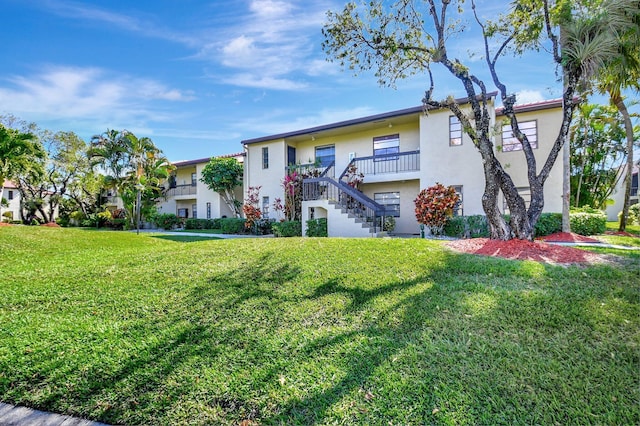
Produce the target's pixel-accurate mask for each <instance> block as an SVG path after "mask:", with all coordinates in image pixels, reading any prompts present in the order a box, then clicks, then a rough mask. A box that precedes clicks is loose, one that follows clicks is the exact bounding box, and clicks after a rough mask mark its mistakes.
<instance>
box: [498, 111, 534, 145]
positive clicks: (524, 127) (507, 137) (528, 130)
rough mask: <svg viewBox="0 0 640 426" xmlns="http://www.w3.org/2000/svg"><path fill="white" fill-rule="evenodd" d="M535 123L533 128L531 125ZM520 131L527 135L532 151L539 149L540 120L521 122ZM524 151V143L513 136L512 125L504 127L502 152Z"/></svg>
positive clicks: (508, 124) (519, 124)
mask: <svg viewBox="0 0 640 426" xmlns="http://www.w3.org/2000/svg"><path fill="white" fill-rule="evenodd" d="M532 123H533V126H531V124H532ZM518 127H519V128H520V131H521V132H522V133H524V134H525V135H527V139H529V145H531V148H532V149H537V148H538V120H536V119H534V120H526V121H519V122H518ZM514 151H522V143H520V141H519V140H518V138H516V137H515V136H514V135H513V130H512V129H511V124H510V123H507V124H503V125H502V152H514Z"/></svg>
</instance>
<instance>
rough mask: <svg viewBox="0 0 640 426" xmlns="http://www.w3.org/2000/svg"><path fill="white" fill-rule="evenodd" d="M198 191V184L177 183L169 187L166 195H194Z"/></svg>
mask: <svg viewBox="0 0 640 426" xmlns="http://www.w3.org/2000/svg"><path fill="white" fill-rule="evenodd" d="M197 193H198V187H197V186H196V185H176V186H175V187H173V188H169V189H167V191H166V192H165V196H167V197H176V196H179V195H194V194H197Z"/></svg>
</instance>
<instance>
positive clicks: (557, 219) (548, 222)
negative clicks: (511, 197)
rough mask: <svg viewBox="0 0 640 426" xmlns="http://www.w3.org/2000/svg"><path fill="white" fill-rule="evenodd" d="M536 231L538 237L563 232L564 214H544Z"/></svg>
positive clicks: (537, 224)
mask: <svg viewBox="0 0 640 426" xmlns="http://www.w3.org/2000/svg"><path fill="white" fill-rule="evenodd" d="M534 231H535V236H536V237H544V236H545V235H551V234H555V233H556V232H560V231H562V213H542V214H541V215H540V218H539V219H538V223H536V227H535V230H534Z"/></svg>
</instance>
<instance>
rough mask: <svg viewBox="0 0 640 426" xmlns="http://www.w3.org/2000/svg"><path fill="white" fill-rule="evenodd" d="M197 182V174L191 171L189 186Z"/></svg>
mask: <svg viewBox="0 0 640 426" xmlns="http://www.w3.org/2000/svg"><path fill="white" fill-rule="evenodd" d="M197 184H198V174H197V173H191V186H196V185H197Z"/></svg>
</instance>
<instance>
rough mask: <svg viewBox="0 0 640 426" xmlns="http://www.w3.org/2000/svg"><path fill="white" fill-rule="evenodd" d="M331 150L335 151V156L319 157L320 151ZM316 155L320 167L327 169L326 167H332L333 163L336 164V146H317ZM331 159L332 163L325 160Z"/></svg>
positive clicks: (315, 148)
mask: <svg viewBox="0 0 640 426" xmlns="http://www.w3.org/2000/svg"><path fill="white" fill-rule="evenodd" d="M329 148H331V149H332V150H333V154H332V155H320V156H318V150H325V149H329ZM314 154H315V159H316V162H317V163H318V164H319V166H320V167H322V168H325V167H329V166H330V165H331V163H334V162H335V161H336V146H335V145H321V146H316V147H314ZM329 158H330V159H331V161H326V160H325V159H329Z"/></svg>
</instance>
